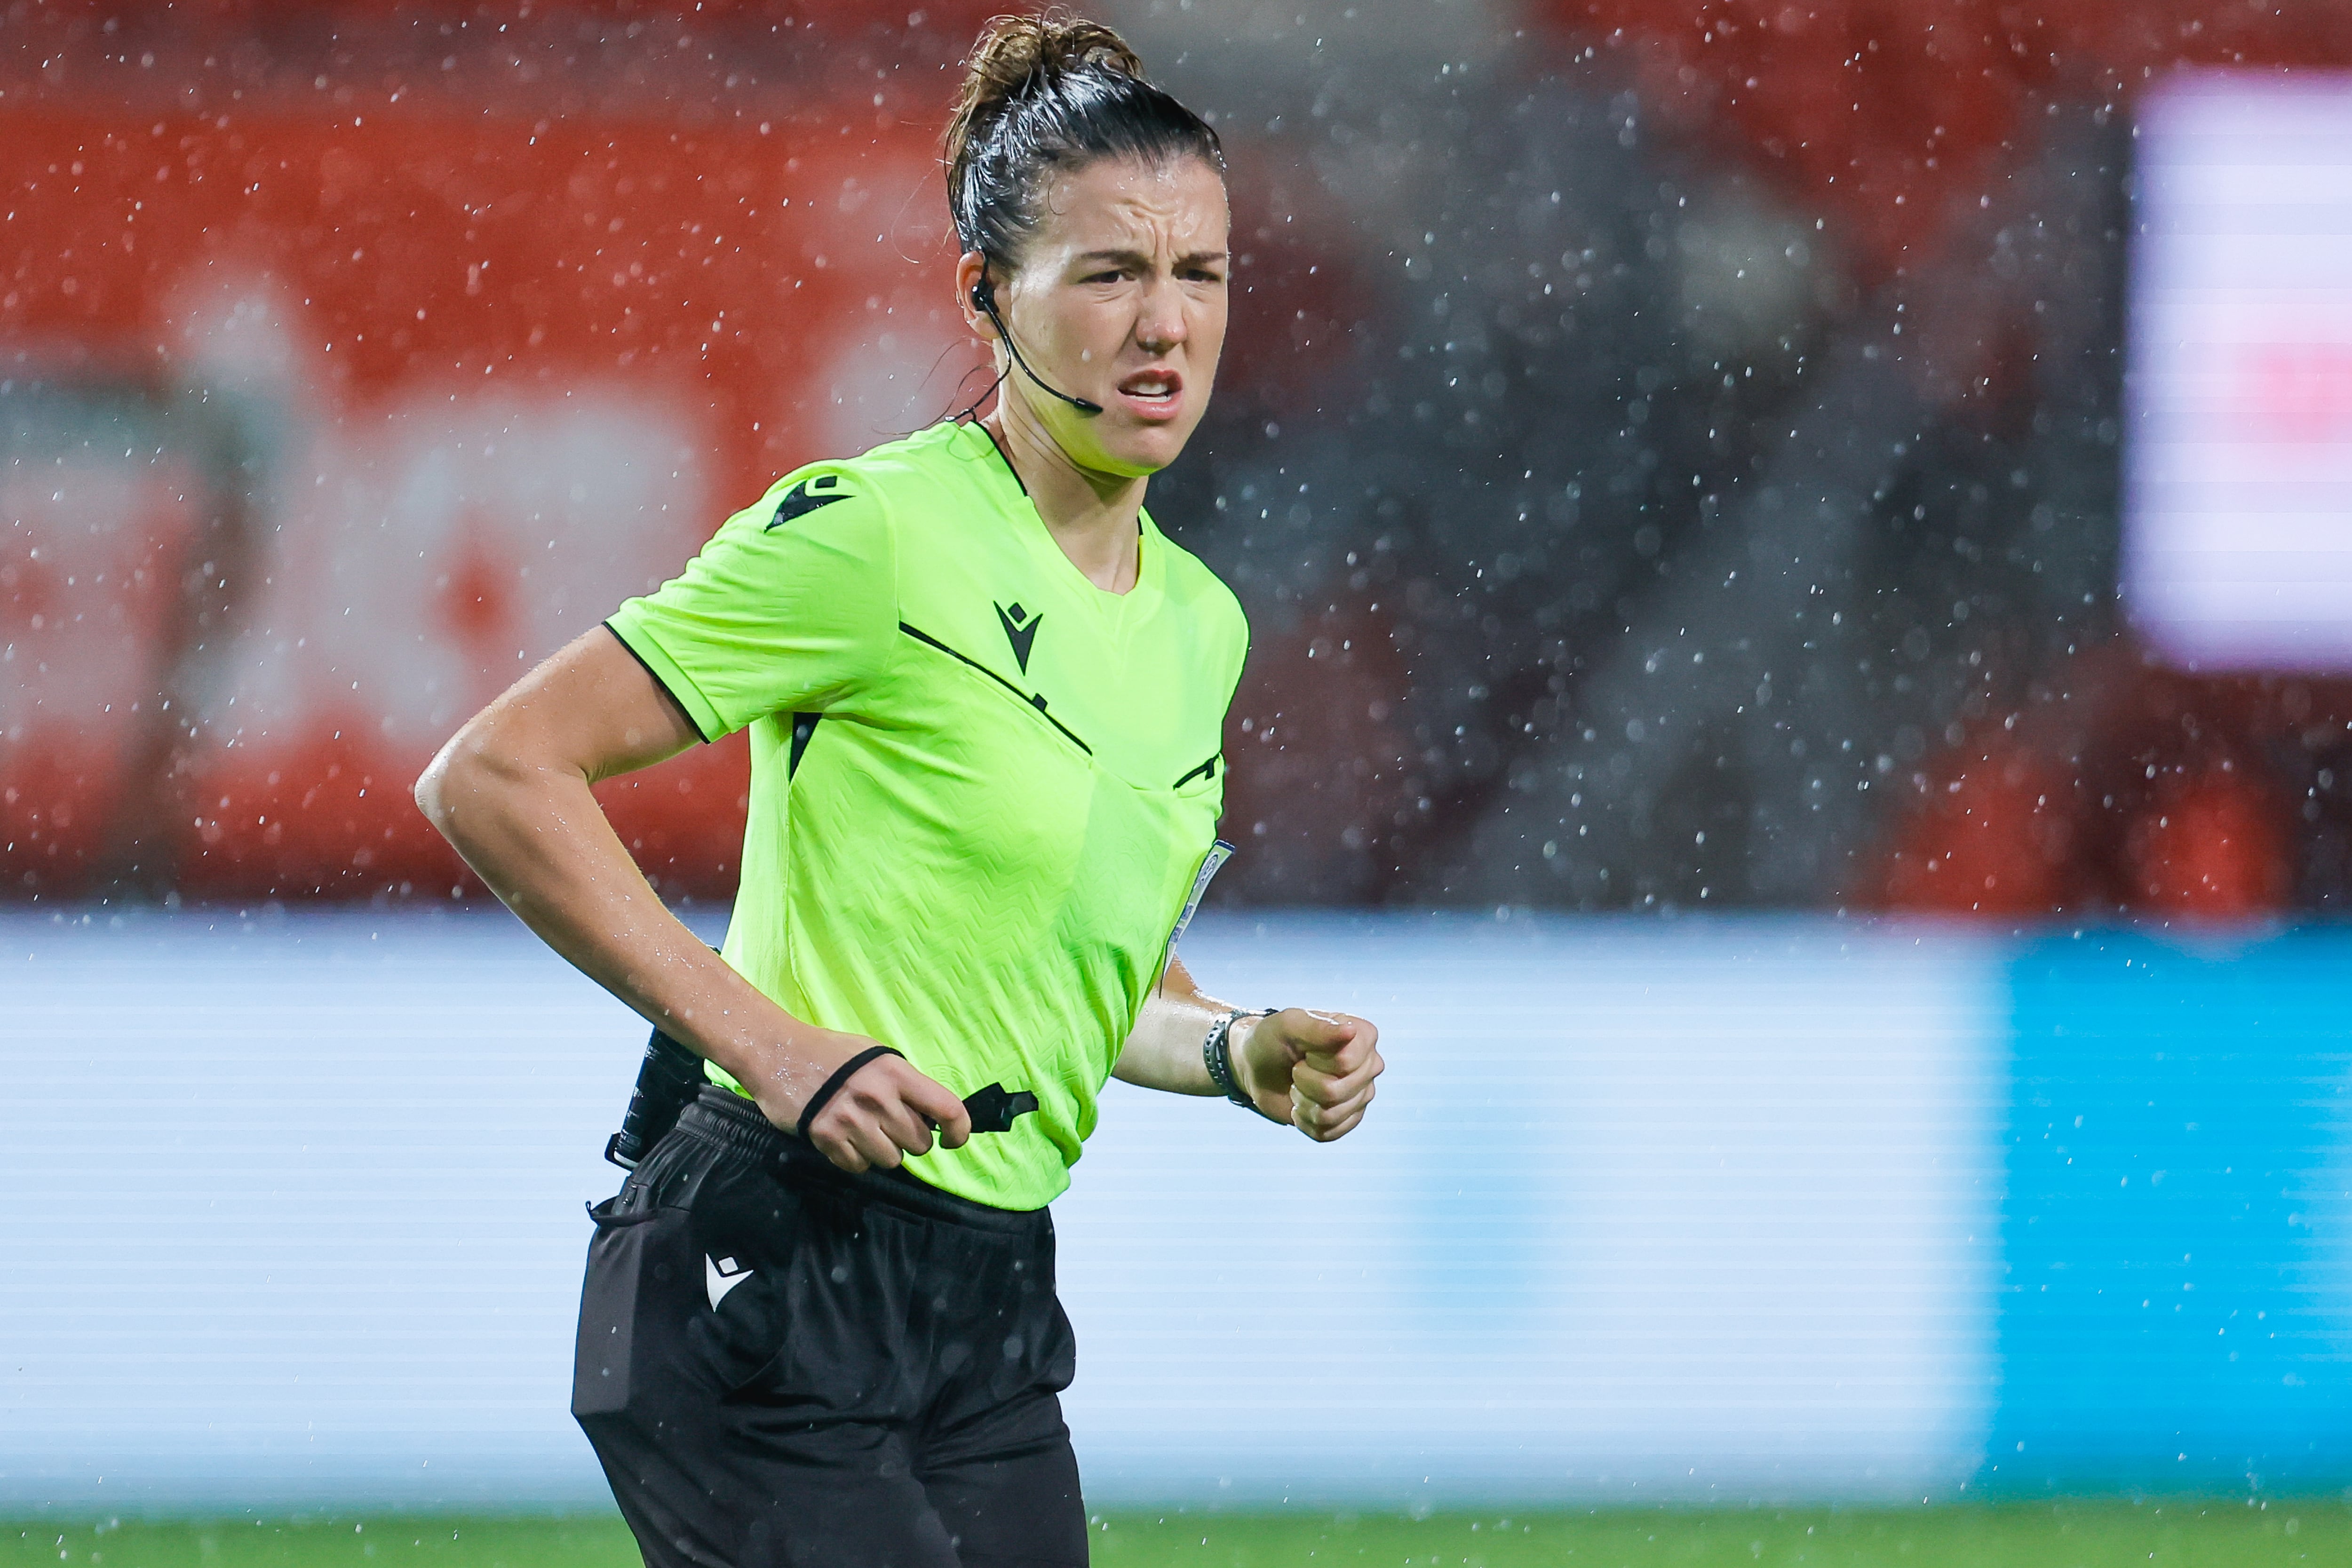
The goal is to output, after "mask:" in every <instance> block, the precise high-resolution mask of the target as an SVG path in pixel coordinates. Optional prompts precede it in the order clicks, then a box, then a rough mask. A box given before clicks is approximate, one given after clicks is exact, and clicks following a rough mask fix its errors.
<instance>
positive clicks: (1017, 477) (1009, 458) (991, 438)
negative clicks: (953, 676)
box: [958, 419, 1077, 740]
mask: <svg viewBox="0 0 2352 1568" xmlns="http://www.w3.org/2000/svg"><path fill="white" fill-rule="evenodd" d="M971 427H972V428H973V429H975V430H977V431H979V432H980V433H981V434H982V435H983V436H985V437H988V444H989V445H990V446H992V447H995V448H996V455H997V456H998V457H1000V458H1003V459H1004V471H1005V472H1006V473H1008V474H1011V475H1012V476H1013V483H1014V484H1016V485H1021V470H1020V469H1018V468H1014V467H1013V454H1012V453H1010V452H1007V451H1006V450H1005V449H1004V443H1003V442H1002V441H999V440H998V439H997V438H996V432H995V431H993V430H991V429H990V428H989V427H988V426H986V425H985V424H983V423H982V421H980V420H978V419H975V420H973V421H972V422H971ZM1021 493H1022V494H1023V495H1024V496H1025V495H1027V494H1028V493H1029V487H1028V486H1027V485H1021ZM958 657H961V656H960V655H959V656H958ZM1076 738H1077V737H1076V736H1075V735H1074V736H1072V737H1071V739H1072V740H1076Z"/></svg>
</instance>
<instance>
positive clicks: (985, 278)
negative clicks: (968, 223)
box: [956, 250, 1000, 342]
mask: <svg viewBox="0 0 2352 1568" xmlns="http://www.w3.org/2000/svg"><path fill="white" fill-rule="evenodd" d="M956 303H957V304H958V305H959V306H961V308H962V310H963V324H964V326H965V327H966V328H967V329H969V330H970V331H971V333H972V335H973V336H975V337H978V338H981V339H983V340H985V341H987V342H995V341H996V339H997V338H998V336H999V335H1000V334H999V333H998V331H997V330H996V323H995V322H994V321H992V320H990V319H989V311H990V310H991V309H992V307H993V306H994V305H995V303H996V287H995V279H992V278H990V277H989V275H988V258H987V257H985V256H983V255H982V254H981V253H980V252H979V251H977V250H967V251H965V252H964V253H963V254H962V255H961V257H959V258H956Z"/></svg>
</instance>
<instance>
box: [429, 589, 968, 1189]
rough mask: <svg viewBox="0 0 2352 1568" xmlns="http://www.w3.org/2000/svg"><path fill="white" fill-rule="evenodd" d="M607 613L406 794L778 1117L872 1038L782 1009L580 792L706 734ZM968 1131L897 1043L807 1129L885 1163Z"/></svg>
mask: <svg viewBox="0 0 2352 1568" xmlns="http://www.w3.org/2000/svg"><path fill="white" fill-rule="evenodd" d="M701 738H702V737H701V736H700V734H698V732H697V731H696V730H695V727H694V725H693V723H692V722H691V721H689V720H688V718H687V716H686V714H685V713H684V712H683V711H681V710H679V708H678V706H677V701H676V700H674V699H672V698H671V696H670V695H669V693H668V692H667V691H666V690H664V689H662V686H661V684H660V682H658V681H656V679H654V678H653V677H652V676H651V675H650V674H648V673H647V672H646V668H645V667H644V666H643V665H641V664H639V663H638V662H637V660H636V658H635V656H633V655H632V654H631V653H630V652H629V650H628V649H627V648H625V647H623V646H622V645H621V642H620V639H619V638H617V637H614V635H613V634H612V633H611V632H610V631H608V630H606V629H605V628H604V627H602V626H599V627H597V628H596V629H595V630H593V631H592V632H589V633H588V634H587V635H585V636H583V637H580V638H578V639H577V640H576V641H574V642H572V644H571V645H570V646H569V647H565V648H564V649H562V651H561V652H559V653H557V654H556V655H555V656H554V657H553V658H550V659H549V660H548V661H547V662H546V663H544V664H542V665H541V666H540V667H539V668H537V669H534V670H532V671H531V672H530V674H529V675H526V676H525V677H523V678H522V679H520V680H519V681H517V682H515V684H514V685H513V686H512V687H510V688H509V689H507V691H506V692H505V693H504V694H503V695H502V696H500V697H499V699H498V700H496V701H495V702H492V703H491V704H490V705H489V706H488V708H485V709H484V710H482V711H481V712H479V713H478V714H476V715H475V716H474V717H473V718H472V719H471V720H470V721H467V724H466V726H465V728H464V729H462V730H459V731H457V734H456V735H454V736H452V737H451V738H450V741H449V743H448V744H447V745H446V746H444V747H442V748H441V752H440V755H438V756H436V757H435V758H434V759H433V762H432V765H430V766H429V767H427V768H426V769H425V773H424V776H422V777H421V778H419V779H418V780H417V781H416V804H417V805H418V806H419V807H421V808H422V809H423V811H424V813H425V816H426V817H428V818H429V819H431V821H432V823H433V826H435V827H436V828H438V829H440V831H441V834H442V837H446V838H447V839H448V840H449V842H450V844H451V845H452V846H453V847H456V849H457V853H458V854H459V855H461V856H463V857H464V858H465V861H466V864H467V865H468V866H470V867H472V868H474V873H475V875H477V876H478V877H480V878H481V879H482V880H483V881H484V882H486V883H488V885H489V888H490V890H491V891H492V892H494V893H496V894H497V895H498V896H499V899H501V900H504V901H505V903H506V906H507V907H508V908H509V909H510V910H514V912H515V913H516V914H517V915H518V916H520V917H521V919H522V921H523V923H524V924H526V925H528V926H530V929H531V930H532V931H536V932H538V933H539V935H540V936H541V939H543V940H544V941H545V942H547V944H548V945H549V946H550V947H551V948H553V949H555V951H556V952H560V953H562V955H563V956H564V957H565V958H567V959H569V960H570V961H571V962H572V963H573V964H574V965H576V966H577V967H578V968H579V969H580V970H581V971H582V972H583V973H585V974H586V975H588V977H589V978H590V979H592V980H594V981H595V982H596V983H597V984H600V985H602V986H604V989H606V990H607V991H610V992H611V993H613V994H614V995H615V996H617V997H619V998H620V999H621V1000H622V1001H623V1002H625V1003H627V1004H628V1005H629V1006H631V1007H633V1008H635V1010H636V1011H637V1012H638V1013H639V1014H640V1015H642V1016H644V1017H646V1019H647V1020H649V1021H650V1022H652V1023H653V1024H654V1026H656V1027H657V1028H659V1029H660V1030H662V1031H663V1032H664V1033H665V1034H667V1035H668V1036H670V1037H672V1038H673V1039H676V1040H678V1041H680V1042H682V1043H684V1044H685V1045H687V1046H688V1047H691V1048H693V1049H694V1050H696V1051H698V1052H700V1053H701V1054H702V1055H703V1056H704V1057H706V1058H709V1060H711V1061H714V1062H717V1063H718V1064H719V1066H720V1067H722V1068H725V1069H727V1071H728V1072H729V1073H730V1074H732V1075H733V1076H734V1078H735V1080H736V1081H737V1082H738V1083H740V1084H741V1085H742V1086H743V1087H744V1088H745V1089H748V1090H750V1091H751V1095H752V1097H753V1098H754V1099H755V1100H757V1101H758V1103H759V1106H760V1110H761V1111H762V1112H763V1113H764V1114H765V1115H766V1116H767V1118H768V1120H769V1121H772V1122H774V1123H775V1124H776V1125H777V1126H779V1127H782V1128H785V1129H788V1130H789V1129H791V1128H793V1126H794V1125H795V1124H796V1123H797V1122H798V1121H799V1119H800V1115H801V1110H802V1108H803V1106H804V1105H806V1103H807V1102H808V1100H809V1097H810V1096H812V1095H814V1093H815V1092H816V1090H817V1089H818V1088H819V1086H821V1085H822V1084H823V1083H824V1081H825V1079H827V1078H829V1077H831V1076H832V1075H833V1073H834V1071H835V1068H839V1067H840V1066H841V1065H842V1064H843V1063H844V1062H845V1061H847V1060H848V1059H849V1058H851V1057H853V1056H856V1054H857V1053H858V1052H859V1051H861V1050H864V1049H866V1047H869V1046H871V1045H872V1044H873V1043H874V1042H873V1041H871V1040H868V1039H866V1038H865V1037H862V1036H858V1035H848V1034H843V1033H841V1032H839V1031H838V1030H834V1029H822V1028H818V1027H817V1026H814V1025H813V1024H808V1023H804V1022H803V1021H802V1020H800V1019H798V1018H795V1017H793V1016H792V1015H791V1014H789V1013H787V1012H785V1011H784V1010H783V1009H782V1007H779V1006H778V1005H776V1004H775V1003H773V1002H772V1001H770V1000H769V999H768V998H767V997H766V996H765V995H763V994H761V992H759V991H758V990H757V989H755V988H754V987H753V986H752V984H751V982H750V981H748V980H745V979H744V978H743V977H742V976H741V975H740V974H738V973H736V972H735V970H734V969H733V968H732V967H731V966H730V965H729V964H728V963H725V962H724V961H722V960H721V959H720V958H719V955H718V954H716V953H714V952H711V951H710V949H709V948H708V947H706V946H704V945H703V943H702V942H701V940H700V939H699V938H698V937H697V936H696V935H695V934H694V933H693V932H692V931H688V930H687V928H686V926H685V925H684V924H683V923H682V922H681V921H679V920H678V919H677V916H675V915H673V914H671V913H670V912H669V910H667V908H665V907H664V905H663V904H662V901H661V900H660V899H659V898H658V897H657V896H656V894H655V892H654V890H653V888H652V887H651V885H650V884H648V883H647V882H646V879H645V875H644V873H642V872H640V871H639V870H638V869H637V867H636V863H635V861H634V860H632V859H630V858H629V853H628V851H627V850H626V849H625V848H624V847H622V844H621V840H620V836H619V835H617V834H616V833H614V831H613V827H612V825H611V824H610V823H608V822H606V821H605V820H604V812H603V810H602V809H601V808H600V807H599V806H598V805H597V804H596V799H595V796H594V795H592V794H591V793H590V786H591V785H593V784H596V783H597V782H598V781H600V780H603V779H607V778H611V777H614V775H616V774H619V773H630V772H633V771H635V769H638V768H643V767H649V766H651V765H652V764H654V763H658V762H661V761H662V760H663V759H665V758H667V757H672V756H675V755H677V753H678V752H682V751H684V750H686V749H687V748H688V746H691V745H694V744H696V743H697V742H699V741H700V740H701ZM935 1123H936V1124H937V1126H938V1128H939V1130H940V1142H944V1143H945V1144H946V1145H947V1146H948V1147H949V1148H950V1149H952V1148H955V1147H957V1146H959V1145H961V1143H962V1142H964V1140H965V1138H967V1137H968V1136H969V1135H970V1133H971V1118H970V1117H969V1116H968V1115H967V1114H966V1112H965V1110H964V1108H963V1102H962V1101H961V1100H958V1099H957V1098H956V1097H955V1096H954V1095H953V1094H952V1093H950V1091H949V1090H948V1089H946V1088H945V1087H944V1086H942V1085H940V1084H939V1083H937V1082H935V1081H933V1080H932V1079H929V1078H927V1077H925V1076H924V1075H923V1074H922V1073H920V1072H918V1071H917V1070H916V1069H915V1068H913V1067H911V1066H910V1065H908V1063H907V1062H906V1061H905V1060H904V1059H903V1058H898V1057H879V1058H876V1059H875V1060H873V1061H871V1062H868V1063H867V1064H866V1066H865V1067H863V1068H859V1069H858V1071H857V1073H856V1076H855V1077H853V1078H852V1079H850V1080H849V1081H848V1083H847V1084H845V1085H844V1086H843V1088H842V1089H841V1090H840V1091H839V1092H838V1093H836V1094H835V1096H834V1097H833V1098H832V1099H831V1100H828V1101H826V1102H825V1105H824V1109H823V1110H820V1111H819V1112H818V1114H817V1117H816V1120H815V1121H814V1122H813V1123H812V1124H811V1126H810V1128H809V1141H810V1142H812V1143H814V1144H815V1145H816V1146H817V1148H818V1149H820V1150H822V1151H823V1152H824V1154H825V1155H826V1157H827V1158H829V1159H831V1160H832V1161H833V1163H835V1164H836V1165H839V1166H841V1167H842V1168H843V1169H845V1170H850V1171H862V1170H865V1169H866V1167H867V1166H869V1165H877V1166H883V1167H889V1166H895V1165H897V1164H898V1162H899V1160H900V1159H901V1158H902V1157H903V1156H904V1155H905V1154H908V1153H913V1154H921V1153H927V1152H929V1150H930V1147H931V1139H932V1133H931V1128H932V1126H933V1124H935Z"/></svg>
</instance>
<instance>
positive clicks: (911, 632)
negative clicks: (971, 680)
mask: <svg viewBox="0 0 2352 1568" xmlns="http://www.w3.org/2000/svg"><path fill="white" fill-rule="evenodd" d="M898 629H899V630H900V631H902V632H904V633H906V634H907V635H908V637H912V638H914V639H915V640H916V641H917V642H919V643H922V644H925V645H926V646H928V647H935V648H937V649H939V650H940V652H941V653H943V654H946V655H947V656H948V657H949V658H957V659H961V660H963V662H964V663H966V664H968V665H970V666H971V667H972V668H974V669H976V670H978V671H980V672H981V674H982V675H984V676H986V677H988V679H991V680H993V681H994V682H996V684H997V685H999V686H1002V687H1003V688H1004V689H1005V690H1007V691H1010V692H1011V693H1013V696H1015V697H1018V698H1019V699H1021V700H1022V701H1024V702H1026V703H1027V704H1029V706H1030V707H1032V708H1034V709H1035V710H1037V716H1038V717H1039V718H1040V719H1043V720H1045V722H1046V723H1048V724H1051V725H1052V726H1054V728H1055V729H1056V730H1059V731H1061V732H1062V734H1063V736H1064V737H1065V738H1066V739H1067V740H1068V742H1070V744H1072V745H1073V746H1076V748H1077V749H1078V750H1080V751H1082V752H1085V753H1086V754H1087V755H1088V756H1090V757H1091V756H1093V755H1094V754H1095V749H1094V748H1093V747H1092V746H1089V745H1087V743H1086V742H1084V741H1081V740H1079V739H1078V737H1077V735H1076V732H1075V731H1072V730H1071V728H1070V727H1069V726H1068V725H1067V724H1065V723H1063V722H1062V721H1060V720H1059V719H1056V718H1055V717H1054V716H1053V715H1052V714H1051V713H1048V712H1046V711H1045V699H1044V698H1043V697H1040V696H1038V695H1036V694H1035V693H1034V692H1028V691H1024V690H1022V689H1020V688H1019V687H1017V686H1015V685H1013V682H1011V681H1009V680H1007V679H1004V677H1003V676H1001V675H999V674H997V673H996V671H994V670H992V669H991V668H988V666H986V665H984V664H982V663H981V662H980V660H978V659H976V658H971V657H970V656H969V655H966V654H961V653H958V652H957V651H956V650H955V649H953V648H951V647H948V645H947V644H945V643H943V642H941V641H940V639H939V638H937V637H933V636H931V635H930V634H929V632H925V631H919V630H918V629H917V628H915V627H913V626H908V624H907V623H906V622H904V621H900V622H899V623H898Z"/></svg>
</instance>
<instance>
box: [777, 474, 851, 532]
mask: <svg viewBox="0 0 2352 1568" xmlns="http://www.w3.org/2000/svg"><path fill="white" fill-rule="evenodd" d="M848 499H849V492H848V491H847V490H845V489H842V488H841V476H840V475H839V474H819V475H817V476H816V478H814V479H803V480H802V481H801V482H800V483H798V484H796V485H794V486H793V488H792V489H788V490H786V491H785V492H784V493H783V494H782V496H780V497H779V498H777V500H776V515H775V516H773V517H772V518H770V519H769V520H768V526H767V527H765V528H763V529H761V532H762V533H773V532H774V531H776V530H778V529H780V528H782V527H783V526H784V524H786V523H788V522H790V521H793V519H794V518H796V517H806V516H807V515H808V514H809V513H811V512H813V511H814V510H816V509H817V508H819V507H821V506H831V505H832V504H833V503H834V502H835V501H837V500H848Z"/></svg>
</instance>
